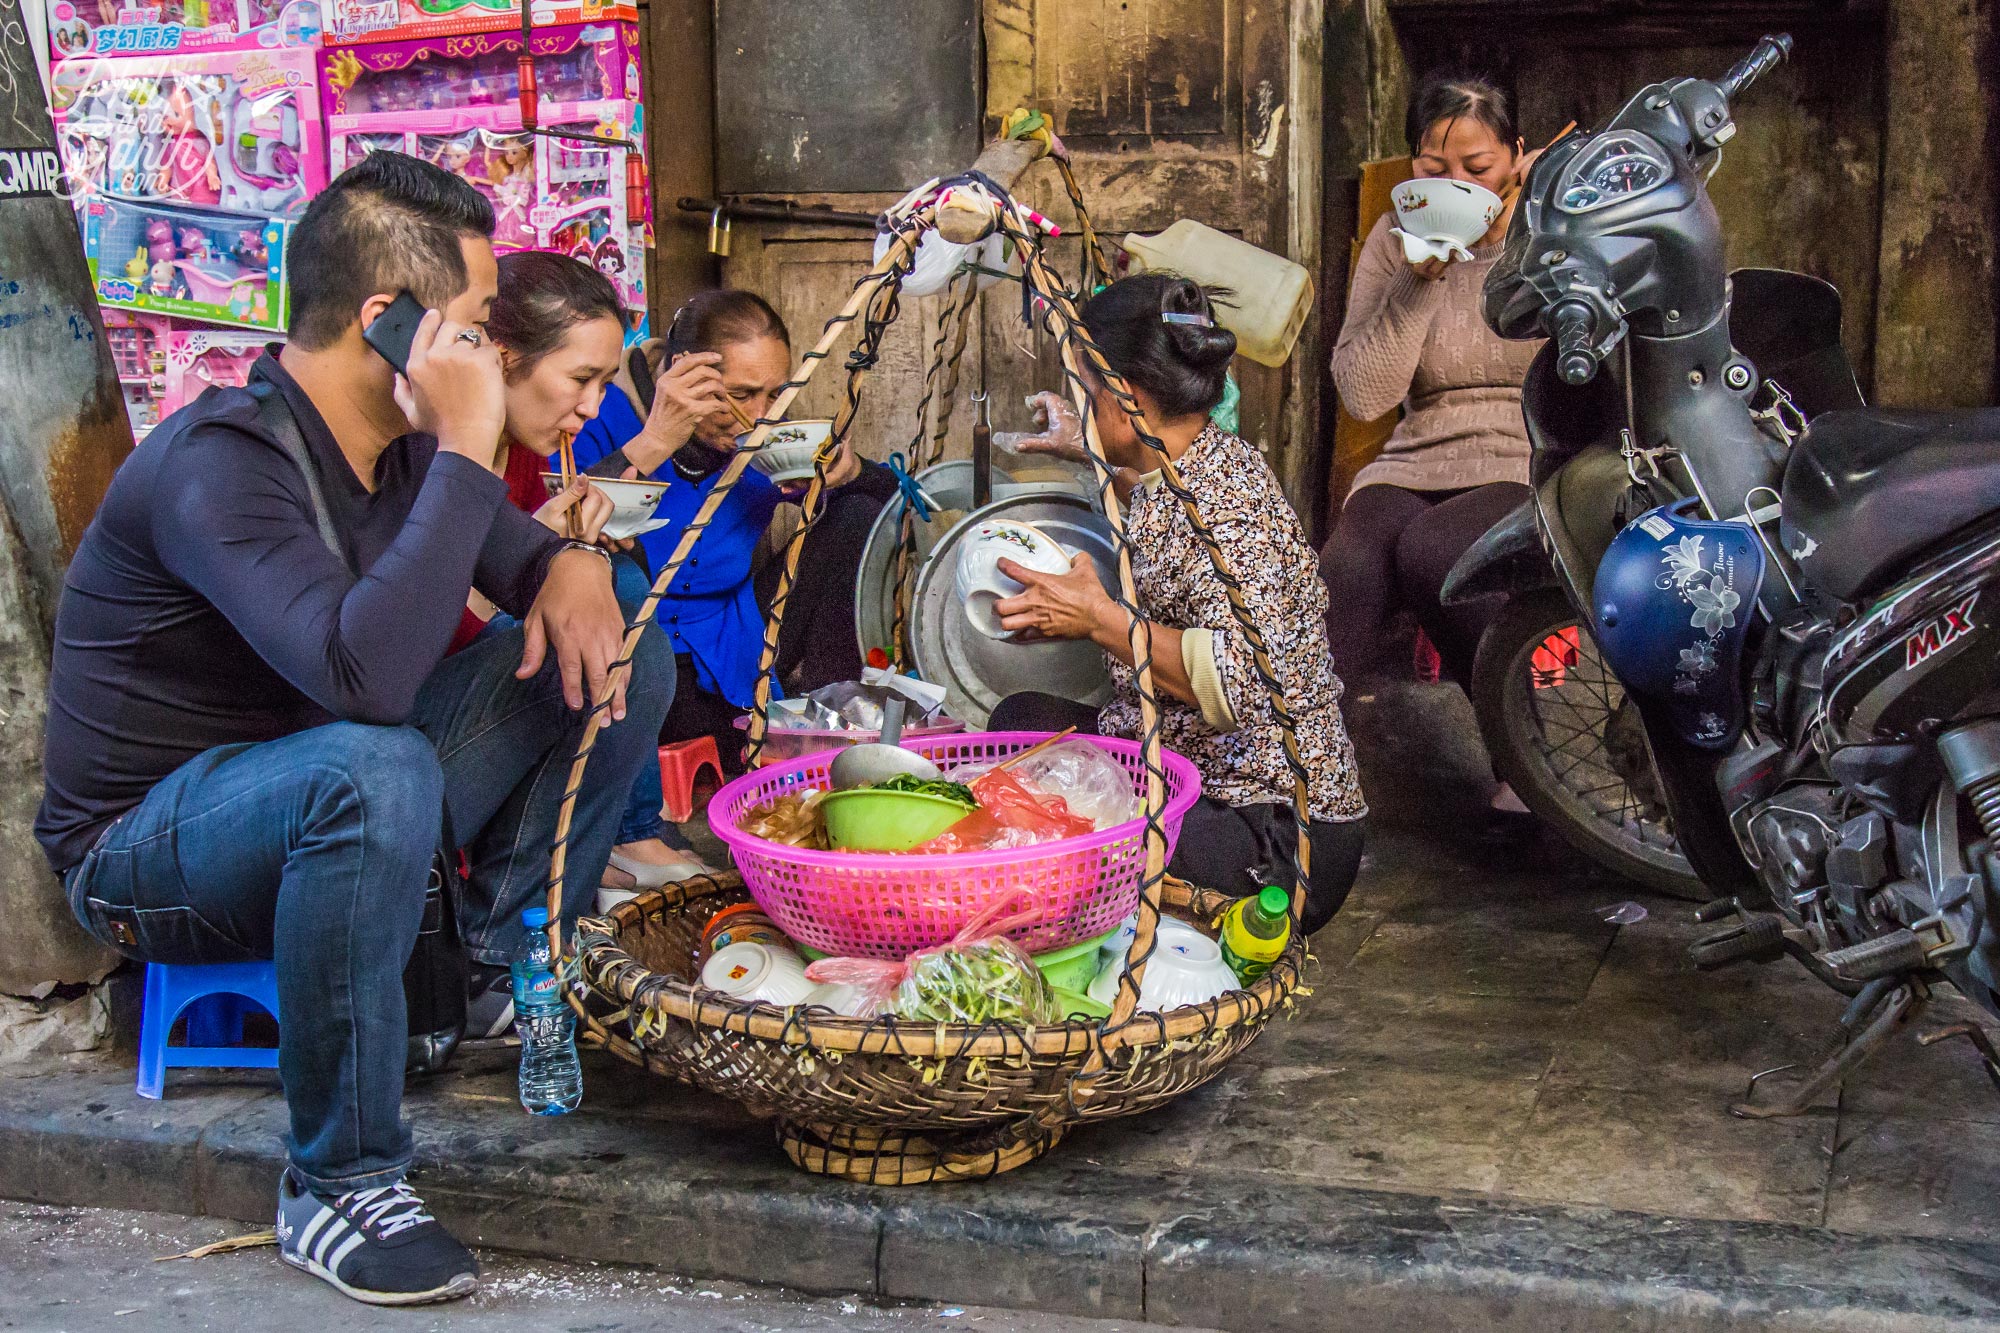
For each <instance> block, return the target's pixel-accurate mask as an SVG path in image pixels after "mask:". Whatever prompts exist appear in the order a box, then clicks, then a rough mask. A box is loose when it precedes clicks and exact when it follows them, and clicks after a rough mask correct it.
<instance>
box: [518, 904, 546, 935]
mask: <svg viewBox="0 0 2000 1333" xmlns="http://www.w3.org/2000/svg"><path fill="white" fill-rule="evenodd" d="M521 924H522V925H524V926H526V927H527V928H528V929H529V930H547V929H548V928H549V909H548V908H546V907H530V908H526V909H525V910H523V911H522V913H521Z"/></svg>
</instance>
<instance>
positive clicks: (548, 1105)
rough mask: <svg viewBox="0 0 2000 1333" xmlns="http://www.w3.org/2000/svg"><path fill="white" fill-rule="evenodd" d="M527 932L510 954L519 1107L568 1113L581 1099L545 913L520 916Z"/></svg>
mask: <svg viewBox="0 0 2000 1333" xmlns="http://www.w3.org/2000/svg"><path fill="white" fill-rule="evenodd" d="M521 925H522V927H523V928H524V929H525V931H526V933H525V934H524V935H523V937H522V939H521V947H520V948H519V949H517V950H516V951H515V953H514V964H513V972H514V1031H515V1032H516V1033H517V1034H518V1035H519V1036H520V1038H521V1105H522V1106H524V1107H526V1108H527V1109H528V1111H529V1113H530V1114H533V1115H567V1114H568V1113H569V1112H571V1111H574V1110H575V1109H576V1108H577V1103H579V1102H581V1101H582V1100H583V1066H582V1065H580V1064H578V1063H577V1059H576V1027H575V1019H574V1018H572V1017H571V1015H570V1012H569V1006H568V1005H567V1004H565V1003H563V997H562V987H561V985H560V984H558V983H557V981H556V972H555V966H556V964H555V954H554V953H553V952H552V951H551V950H550V949H549V933H548V928H549V912H548V909H547V908H546V907H530V908H529V909H528V910H527V911H525V912H523V913H521Z"/></svg>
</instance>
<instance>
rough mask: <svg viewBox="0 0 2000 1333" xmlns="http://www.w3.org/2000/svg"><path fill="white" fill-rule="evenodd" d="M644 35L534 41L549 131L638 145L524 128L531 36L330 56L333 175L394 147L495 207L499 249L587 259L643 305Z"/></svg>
mask: <svg viewBox="0 0 2000 1333" xmlns="http://www.w3.org/2000/svg"><path fill="white" fill-rule="evenodd" d="M636 36H637V34H636V31H635V30H634V29H633V28H632V27H630V25H627V24H597V25H584V26H580V27H571V28H563V29H550V30H548V31H547V32H541V31H538V32H536V33H535V34H534V45H535V48H536V62H535V63H536V84H537V86H538V89H539V97H538V119H539V121H540V123H541V124H542V125H544V126H547V127H550V128H553V129H557V130H567V131H571V132H575V133H583V134H589V135H594V136H597V137H599V138H610V139H619V140H623V141H625V142H626V143H629V144H630V145H631V146H630V147H624V146H616V145H611V144H602V143H590V142H582V141H578V140H575V139H564V138H561V137H558V136H555V135H547V134H539V135H537V134H526V133H523V132H522V124H521V111H520V105H519V97H520V84H519V77H520V76H519V63H518V61H519V56H520V51H521V39H520V35H519V34H518V33H505V34H476V35H472V36H465V37H452V38H444V39H433V40H427V41H415V42H396V43H381V44H376V45H370V46H359V47H341V48H333V49H329V50H326V51H323V52H321V54H320V64H321V74H322V77H321V85H320V91H321V96H322V97H323V98H324V105H325V110H326V115H327V129H328V135H329V140H330V143H331V148H330V166H331V170H332V171H333V172H334V173H335V174H338V173H339V172H341V171H343V170H345V169H346V168H348V167H350V166H352V165H354V163H356V162H358V161H360V160H361V158H362V157H364V156H365V155H366V154H368V153H370V152H373V151H375V150H377V149H382V148H388V149H393V150H395V151H398V152H404V153H410V154H412V155H414V156H417V157H421V158H423V159H425V160H426V161H430V162H435V163H437V164H438V165H439V166H442V167H444V168H445V169H447V170H449V171H451V172H453V173H455V174H457V175H458V176H460V177H462V178H464V179H465V180H467V181H469V182H470V183H471V184H472V185H473V187H474V188H475V189H477V190H479V191H480V192H481V193H482V194H484V195H485V196H486V197H487V198H488V199H490V200H491V201H492V203H493V212H494V215H495V218H496V222H497V226H496V229H495V233H494V238H493V239H494V244H495V246H496V247H497V248H498V249H500V250H502V251H508V250H529V249H533V250H553V251H556V252H558V253H562V254H568V255H573V256H575V257H576V258H578V259H581V260H583V261H584V262H586V263H589V264H592V265H595V266H596V267H597V268H599V269H600V270H601V271H603V272H604V273H605V274H606V275H607V276H609V277H610V278H611V279H612V281H613V283H614V284H616V285H617V286H618V288H619V291H620V293H621V295H622V296H623V297H624V298H625V300H626V301H627V303H628V304H629V305H631V306H632V307H633V308H635V309H638V308H643V306H644V304H645V281H644V273H645V263H644V251H645V250H646V248H647V247H648V245H649V244H650V235H651V232H650V228H651V221H652V213H651V200H650V196H649V191H648V190H647V189H646V176H645V167H644V162H643V161H642V160H640V158H639V154H640V151H641V150H640V148H639V144H640V143H641V142H642V141H643V132H644V108H643V107H642V106H641V104H640V103H639V101H638V99H637V96H636V94H637V89H638V86H639V78H638V47H637V42H636Z"/></svg>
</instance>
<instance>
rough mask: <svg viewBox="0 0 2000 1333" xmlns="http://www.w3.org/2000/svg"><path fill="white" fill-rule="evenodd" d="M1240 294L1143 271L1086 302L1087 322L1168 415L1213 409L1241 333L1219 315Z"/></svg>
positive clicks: (1115, 362) (1117, 366)
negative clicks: (1228, 326) (1218, 308)
mask: <svg viewBox="0 0 2000 1333" xmlns="http://www.w3.org/2000/svg"><path fill="white" fill-rule="evenodd" d="M1234 295H1235V293H1234V292H1232V291H1229V290H1228V289H1227V288H1222V287H1203V286H1202V285H1201V284H1200V283H1198V282H1195V281H1193V280H1191V279H1189V278H1185V277H1182V276H1180V275H1178V274H1173V273H1157V272H1156V273H1141V274H1137V275H1135V276H1133V277H1129V278H1125V279H1122V280H1120V281H1118V282H1115V283H1113V284H1111V286H1109V287H1107V288H1105V289H1104V290H1103V291H1101V292H1099V293H1098V294H1097V295H1096V296H1093V297H1092V298H1091V299H1090V300H1089V301H1088V302H1086V303H1085V304H1084V307H1083V310H1082V314H1083V322H1084V326H1085V327H1086V328H1087V329H1088V330H1089V331H1090V335H1091V337H1092V338H1093V339H1094V340H1095V341H1096V343H1097V345H1098V348H1099V350H1101V351H1102V352H1103V353H1104V356H1105V359H1106V360H1108V361H1109V362H1110V363H1111V368H1112V369H1113V370H1115V371H1117V372H1118V373H1119V374H1120V375H1122V376H1124V377H1125V378H1126V379H1127V380H1129V381H1130V382H1131V383H1132V384H1133V385H1134V386H1136V387H1138V388H1141V389H1144V390H1145V391H1146V392H1147V394H1149V395H1150V396H1151V397H1152V398H1153V399H1154V401H1155V402H1157V403H1158V404H1159V406H1160V408H1161V410H1162V411H1164V412H1165V413H1166V414H1167V415H1168V416H1186V415H1190V414H1193V413H1197V412H1202V413H1205V412H1207V411H1208V410H1209V409H1210V408H1212V407H1214V406H1215V405H1216V404H1217V403H1218V402H1220V401H1222V397H1223V392H1224V381H1225V379H1226V377H1227V376H1228V373H1229V361H1230V358H1231V357H1233V356H1234V355H1235V354H1236V335H1235V334H1233V333H1231V332H1230V331H1229V330H1228V329H1225V328H1223V327H1222V325H1221V324H1220V323H1219V322H1218V321H1217V320H1216V318H1215V307H1216V306H1217V305H1226V304H1228V303H1229V301H1230V298H1231V297H1233V296H1234Z"/></svg>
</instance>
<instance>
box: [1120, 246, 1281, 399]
mask: <svg viewBox="0 0 2000 1333" xmlns="http://www.w3.org/2000/svg"><path fill="white" fill-rule="evenodd" d="M1125 252H1126V253H1127V254H1129V255H1131V256H1132V267H1133V270H1134V271H1135V272H1144V271H1146V270H1149V269H1160V270H1164V271H1166V272H1168V273H1178V274H1180V275H1181V276H1182V277H1184V278H1192V279H1193V280H1194V281H1196V282H1198V283H1200V284H1202V285H1203V286H1204V287H1227V288H1229V289H1230V290H1231V291H1233V292H1235V293H1236V294H1235V295H1234V296H1232V297H1231V298H1230V299H1229V303H1228V304H1223V303H1222V302H1217V303H1216V307H1215V318H1216V322H1217V323H1219V324H1221V325H1222V326H1223V327H1224V328H1226V329H1228V330H1229V331H1230V332H1231V333H1233V334H1235V335H1236V350H1237V351H1238V352H1241V353H1242V354H1243V355H1244V356H1247V357H1249V358H1250V359H1251V360H1252V361H1255V362H1256V363H1257V364H1259V365H1263V366H1282V365H1284V364H1285V361H1286V360H1287V359H1288V358H1289V357H1290V356H1291V354H1292V348H1293V346H1294V345H1295V344H1296V343H1297V342H1298V340H1299V330H1300V329H1302V328H1304V327H1305V323H1306V316H1307V315H1309V314H1311V313H1312V305H1313V280H1312V274H1310V273H1308V272H1306V270H1305V268H1304V267H1303V266H1302V265H1299V264H1295V263H1293V262H1292V261H1291V260H1289V259H1286V258H1285V257H1284V256H1282V255H1274V254H1272V253H1271V252H1270V251H1268V250H1260V249H1258V248H1257V247H1256V246H1254V245H1252V244H1250V243H1249V242H1248V241H1241V240H1238V239H1237V238H1236V237H1234V236H1230V235H1227V234H1225V233H1223V232H1219V231H1217V230H1216V229H1215V228H1213V227H1209V226H1204V225H1203V224H1201V223H1199V222H1196V221H1194V220H1193V219H1192V218H1182V219H1181V220H1180V221H1179V222H1176V223H1175V224H1174V225H1173V226H1171V227H1168V228H1167V229H1166V230H1165V231H1163V232H1161V233H1160V234H1159V235H1157V236H1139V235H1132V236H1127V237H1126V238H1125Z"/></svg>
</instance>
